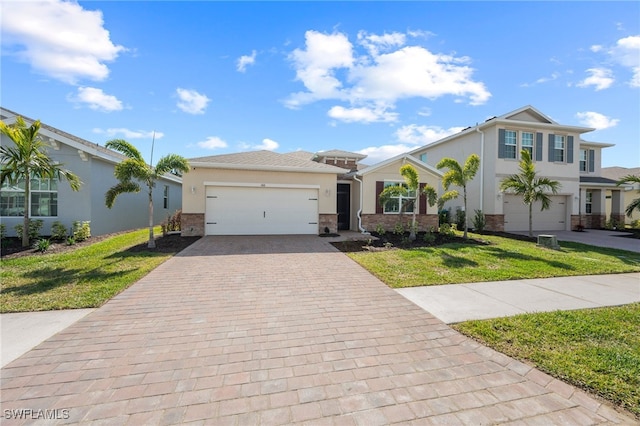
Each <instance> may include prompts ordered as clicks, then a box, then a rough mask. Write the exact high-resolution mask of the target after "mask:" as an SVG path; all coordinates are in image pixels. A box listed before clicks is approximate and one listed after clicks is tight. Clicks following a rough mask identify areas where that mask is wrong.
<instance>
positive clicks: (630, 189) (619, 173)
mask: <svg viewBox="0 0 640 426" xmlns="http://www.w3.org/2000/svg"><path fill="white" fill-rule="evenodd" d="M629 175H633V176H640V167H635V168H626V167H603V168H602V176H603V177H605V178H607V179H610V180H612V181H614V182H617V181H619V180H620V179H622V178H623V177H625V176H629ZM616 189H622V194H623V196H622V198H623V204H624V208H625V210H626V208H627V206H628V205H629V204H631V202H632V201H633V200H635V199H636V198H638V197H640V192H639V191H640V184H638V183H635V184H633V185H622V186H620V187H617V188H616ZM611 201H612V194H611V191H610V190H608V191H607V195H606V203H605V204H606V211H607V217H610V216H611ZM624 220H625V223H627V224H631V223H633V222H634V221H637V220H640V212H639V211H638V210H637V209H636V210H634V211H633V214H632V215H631V217H628V216H627V215H626V214H625V216H624Z"/></svg>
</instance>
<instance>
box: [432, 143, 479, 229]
mask: <svg viewBox="0 0 640 426" xmlns="http://www.w3.org/2000/svg"><path fill="white" fill-rule="evenodd" d="M436 167H437V168H438V169H443V168H447V169H449V170H447V171H446V172H445V174H444V176H443V177H442V186H443V187H444V189H445V191H447V193H445V194H444V195H443V196H442V198H443V199H453V198H456V197H458V195H459V194H458V192H457V191H455V190H454V191H449V187H450V186H451V184H453V185H456V186H459V187H461V188H462V191H463V193H462V201H463V203H464V211H465V212H466V211H467V184H468V183H469V182H470V181H471V180H472V179H473V178H474V177H475V175H476V173H478V169H479V168H480V157H479V156H478V154H471V155H470V156H469V157H468V158H467V160H466V161H465V162H464V165H463V166H461V165H460V163H458V162H457V161H456V160H455V159H453V158H449V157H445V158H443V159H442V160H440V161H439V162H438V164H436ZM468 227H469V224H468V217H467V215H466V214H465V218H464V235H463V237H464V238H467V228H468Z"/></svg>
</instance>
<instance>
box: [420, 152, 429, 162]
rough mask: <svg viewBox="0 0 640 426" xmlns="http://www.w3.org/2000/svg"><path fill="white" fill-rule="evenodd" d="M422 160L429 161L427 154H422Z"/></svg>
mask: <svg viewBox="0 0 640 426" xmlns="http://www.w3.org/2000/svg"><path fill="white" fill-rule="evenodd" d="M420 161H422V162H423V163H426V162H427V154H420Z"/></svg>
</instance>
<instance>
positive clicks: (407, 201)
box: [384, 182, 416, 214]
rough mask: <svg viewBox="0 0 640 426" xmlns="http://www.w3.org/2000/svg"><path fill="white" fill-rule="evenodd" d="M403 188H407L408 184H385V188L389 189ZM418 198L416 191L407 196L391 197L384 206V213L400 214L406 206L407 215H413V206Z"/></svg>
mask: <svg viewBox="0 0 640 426" xmlns="http://www.w3.org/2000/svg"><path fill="white" fill-rule="evenodd" d="M398 185H400V186H403V187H405V188H406V187H407V184H406V183H400V182H385V183H384V187H385V188H388V187H390V186H398ZM415 196H416V192H415V191H408V192H407V195H398V196H397V197H391V199H390V200H389V201H387V202H386V204H385V205H384V213H391V214H395V213H400V207H401V206H403V205H404V212H405V213H413V205H414V204H415V203H414V202H413V201H414V198H415Z"/></svg>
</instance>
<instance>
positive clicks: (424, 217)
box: [362, 214, 438, 232]
mask: <svg viewBox="0 0 640 426" xmlns="http://www.w3.org/2000/svg"><path fill="white" fill-rule="evenodd" d="M411 218H412V216H411V215H410V214H404V215H402V216H401V215H397V214H363V215H362V227H363V228H364V229H366V230H367V231H368V232H374V231H375V230H376V227H377V226H378V225H382V226H383V227H384V229H385V231H393V228H394V227H395V226H396V224H397V223H398V222H400V223H403V224H404V226H405V229H407V230H408V229H409V226H411ZM416 224H417V225H418V231H419V232H421V231H426V230H427V229H429V228H433V229H434V230H437V229H438V215H437V214H419V215H417V216H416Z"/></svg>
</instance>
